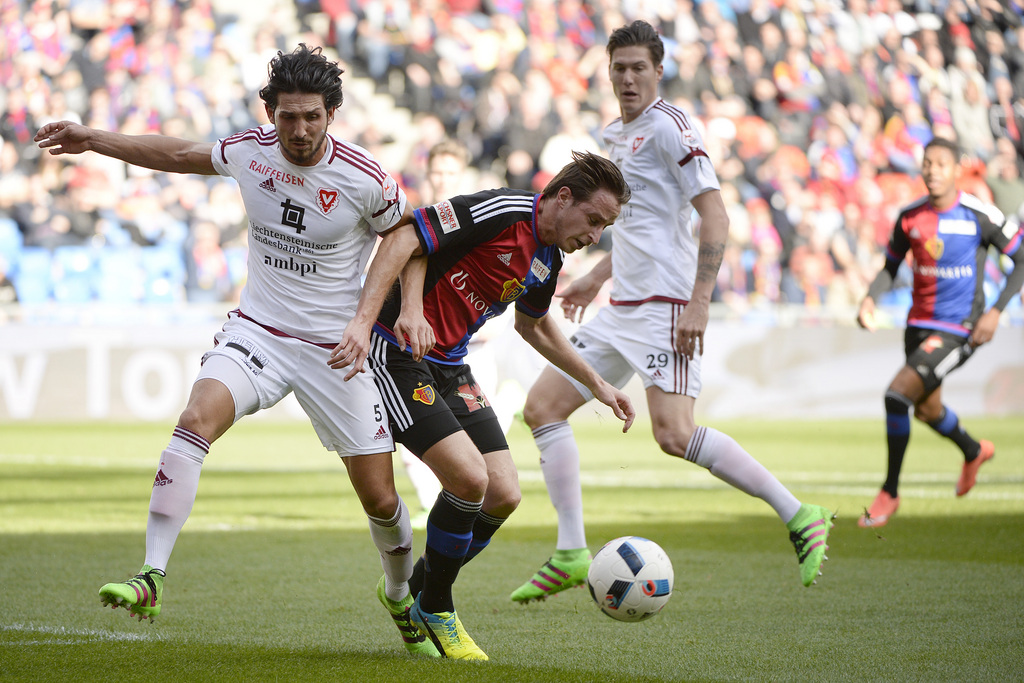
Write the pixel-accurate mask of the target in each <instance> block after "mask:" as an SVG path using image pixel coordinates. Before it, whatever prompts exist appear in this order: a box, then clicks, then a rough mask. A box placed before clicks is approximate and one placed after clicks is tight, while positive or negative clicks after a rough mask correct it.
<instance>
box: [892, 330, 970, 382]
mask: <svg viewBox="0 0 1024 683" xmlns="http://www.w3.org/2000/svg"><path fill="white" fill-rule="evenodd" d="M903 349H904V352H905V353H906V354H907V366H908V367H910V368H911V369H913V370H914V372H916V373H917V374H918V375H920V376H921V381H923V382H924V391H925V395H926V396H927V395H928V394H930V393H932V392H933V391H935V389H937V388H938V387H939V385H941V384H942V380H943V379H945V378H946V375H948V374H949V373H951V372H953V371H954V370H956V369H957V368H958V367H960V366H961V365H963V364H964V363H965V362H966V361H967V359H968V358H970V357H971V354H972V353H974V347H972V346H971V345H970V343H969V342H968V341H967V339H965V338H964V337H961V336H960V335H957V334H951V333H949V332H940V331H938V330H927V329H924V328H922V327H908V328H907V331H906V333H904V335H903Z"/></svg>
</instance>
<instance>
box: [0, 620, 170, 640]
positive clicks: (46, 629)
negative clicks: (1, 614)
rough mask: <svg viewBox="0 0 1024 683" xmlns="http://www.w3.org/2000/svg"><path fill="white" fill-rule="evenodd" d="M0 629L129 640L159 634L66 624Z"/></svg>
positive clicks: (143, 638)
mask: <svg viewBox="0 0 1024 683" xmlns="http://www.w3.org/2000/svg"><path fill="white" fill-rule="evenodd" d="M0 631H15V632H18V633H45V634H48V635H55V636H83V637H85V638H89V639H91V640H110V641H126V640H128V641H130V640H160V638H159V636H151V635H149V634H145V633H116V632H114V631H98V630H96V629H92V628H68V627H66V626H30V625H28V624H0ZM55 642H56V643H70V642H73V641H53V640H46V641H33V642H31V643H27V644H30V645H31V644H43V645H48V644H52V643H55Z"/></svg>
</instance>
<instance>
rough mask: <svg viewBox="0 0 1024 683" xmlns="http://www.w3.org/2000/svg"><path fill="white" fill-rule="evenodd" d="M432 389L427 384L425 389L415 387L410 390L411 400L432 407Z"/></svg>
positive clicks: (433, 395)
mask: <svg viewBox="0 0 1024 683" xmlns="http://www.w3.org/2000/svg"><path fill="white" fill-rule="evenodd" d="M435 395H436V394H434V387H432V386H430V385H429V384H428V385H427V386H425V387H416V388H415V389H413V390H412V400H414V401H419V402H420V403H422V404H424V405H428V406H432V405H434V397H435Z"/></svg>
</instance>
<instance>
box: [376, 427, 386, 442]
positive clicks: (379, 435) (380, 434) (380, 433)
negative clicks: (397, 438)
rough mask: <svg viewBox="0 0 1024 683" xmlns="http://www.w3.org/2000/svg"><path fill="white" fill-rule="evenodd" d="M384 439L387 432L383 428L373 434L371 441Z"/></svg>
mask: <svg viewBox="0 0 1024 683" xmlns="http://www.w3.org/2000/svg"><path fill="white" fill-rule="evenodd" d="M386 438H388V430H386V429H384V428H383V427H381V428H380V429H378V430H377V433H376V434H374V436H373V440H374V441H380V440H381V439H386Z"/></svg>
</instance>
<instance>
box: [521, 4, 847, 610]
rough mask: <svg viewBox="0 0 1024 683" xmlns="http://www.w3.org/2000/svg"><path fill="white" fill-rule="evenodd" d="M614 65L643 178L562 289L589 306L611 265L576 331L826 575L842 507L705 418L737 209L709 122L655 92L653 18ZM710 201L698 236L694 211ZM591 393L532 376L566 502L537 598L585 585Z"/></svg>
mask: <svg viewBox="0 0 1024 683" xmlns="http://www.w3.org/2000/svg"><path fill="white" fill-rule="evenodd" d="M607 51H608V56H609V58H610V63H609V76H610V78H611V82H612V88H613V90H614V92H615V96H616V98H617V99H618V102H619V109H620V112H621V114H622V116H621V118H619V119H617V120H615V121H613V122H612V123H611V124H609V125H608V127H607V128H606V129H605V131H604V142H605V145H606V146H607V149H608V151H609V153H610V157H611V159H612V161H614V162H615V163H616V164H617V165H618V166H619V168H620V169H621V171H622V174H623V176H624V177H625V178H626V182H627V183H628V184H629V187H630V190H631V191H632V199H631V200H630V201H629V203H628V204H627V205H626V206H624V207H623V208H622V213H621V214H620V216H619V219H618V220H617V221H616V223H615V225H614V226H613V233H612V235H613V238H614V240H613V248H612V250H611V253H610V254H608V255H607V256H606V257H605V258H604V259H602V260H601V261H600V262H598V264H597V265H596V266H595V267H594V268H593V269H592V270H591V271H590V272H589V273H587V274H586V275H584V276H583V277H581V278H580V279H578V280H576V281H575V282H573V283H572V284H571V285H570V286H569V287H567V288H566V289H565V290H564V291H563V292H562V308H563V310H564V312H565V314H566V316H567V317H569V318H570V319H574V320H575V319H579V318H581V317H582V314H583V311H584V309H585V308H586V307H587V305H589V304H590V303H591V301H593V299H594V297H595V296H596V295H597V293H598V291H599V290H600V288H601V285H602V284H603V283H604V282H605V281H606V280H607V279H608V278H609V277H611V278H612V291H611V305H610V306H606V307H604V308H603V309H602V310H601V311H599V312H598V314H597V316H596V317H595V318H594V319H593V320H591V321H589V322H587V323H586V324H585V325H583V326H582V327H580V328H579V330H578V331H577V333H576V334H575V335H574V336H573V337H572V339H571V341H572V342H573V344H575V346H576V349H577V351H578V352H579V354H580V355H581V356H582V357H583V358H584V359H586V360H587V361H588V362H589V363H590V364H591V365H592V366H593V367H594V368H595V369H596V370H597V371H598V372H599V373H601V375H602V376H603V377H604V378H605V379H606V380H607V381H608V382H610V383H611V384H612V385H613V386H617V387H622V386H624V385H625V384H626V382H627V381H628V380H629V378H630V377H632V376H633V374H638V375H639V376H640V377H641V378H642V379H643V383H644V387H645V389H646V393H647V405H648V408H649V410H650V414H651V420H652V422H653V429H654V438H655V440H656V441H657V442H658V445H659V446H661V449H662V450H663V451H665V452H666V453H668V454H669V455H674V456H676V457H679V458H684V459H686V460H689V461H690V462H692V463H695V464H697V465H700V466H701V467H705V468H707V469H709V470H711V473H712V474H713V475H715V476H716V477H718V478H720V479H722V480H724V481H726V482H728V483H729V484H731V485H732V486H735V487H736V488H738V489H740V490H741V491H744V492H746V493H748V494H750V495H753V496H757V497H759V498H761V499H763V500H764V501H765V502H767V503H768V504H769V505H771V506H772V508H774V510H775V511H776V513H777V514H778V515H779V517H780V518H781V520H782V521H783V522H785V523H786V526H787V527H788V528H789V531H790V539H791V540H792V542H793V544H794V546H795V547H796V551H797V557H798V560H799V563H800V573H801V579H802V581H803V583H804V585H806V586H809V585H811V583H813V582H814V580H815V578H816V577H817V576H818V575H819V568H820V565H821V563H822V561H823V559H824V557H825V550H826V541H827V538H828V532H829V529H830V528H831V526H832V521H831V520H832V513H831V512H829V511H828V510H826V509H825V508H823V507H819V506H816V505H804V504H801V502H800V501H799V500H797V499H796V498H795V497H794V496H793V495H792V494H791V493H790V492H789V491H788V490H787V489H786V488H785V487H784V486H783V485H782V484H781V483H779V481H778V480H777V479H776V478H775V477H774V476H772V475H771V473H769V472H768V471H767V470H766V469H765V468H764V467H763V466H762V465H761V464H760V463H758V462H757V461H756V460H755V459H754V458H753V457H752V456H751V455H750V454H749V453H747V452H746V451H745V450H744V449H743V448H742V447H741V446H740V445H739V444H737V443H736V441H734V440H733V439H732V438H730V437H729V436H727V435H725V434H723V433H721V432H719V431H717V430H715V429H711V428H710V427H702V426H698V425H696V424H695V422H694V402H695V401H696V398H697V396H698V395H699V393H700V388H701V377H700V359H701V355H702V354H703V353H704V331H705V329H706V327H707V323H708V305H709V302H710V299H711V293H712V290H713V289H714V286H715V279H716V276H717V273H718V269H719V266H720V265H721V262H722V254H723V252H724V249H725V242H726V237H727V235H728V230H729V219H728V217H727V215H726V211H725V205H724V204H723V202H722V198H721V193H720V191H719V184H718V179H717V177H716V175H715V170H714V168H713V167H712V164H711V162H710V160H709V159H708V156H707V153H706V152H705V150H704V144H703V141H702V139H701V136H700V133H699V132H698V131H697V130H696V129H695V128H694V124H693V122H692V120H691V119H690V117H689V115H688V114H687V113H686V112H684V111H682V110H681V109H679V108H678V107H675V106H673V105H671V104H669V103H667V102H665V101H664V100H662V99H661V98H660V97H659V96H658V82H659V81H660V80H661V75H662V64H661V62H662V58H663V57H664V53H665V52H664V46H663V44H662V41H661V38H660V37H659V36H658V34H657V32H656V31H655V30H654V28H653V27H652V26H651V25H650V24H648V23H646V22H643V21H635V22H633V23H632V24H631V25H629V26H625V27H622V28H620V29H618V30H616V31H614V32H613V33H612V35H611V37H610V38H609V41H608V47H607ZM694 209H696V211H697V213H698V214H700V219H701V220H700V230H699V238H698V237H697V236H695V231H694V226H693V224H692V220H691V216H692V213H693V210H694ZM591 398H592V396H591V394H590V393H589V392H588V391H587V390H586V388H585V387H583V386H581V385H580V384H579V383H578V382H576V381H574V380H572V379H571V378H569V377H567V376H565V375H564V374H563V373H560V372H559V371H558V370H557V369H555V368H553V367H550V366H549V367H547V368H545V369H544V371H543V372H542V373H541V376H540V377H539V378H538V380H537V382H536V383H535V384H534V385H533V387H532V388H531V389H530V392H529V396H528V397H527V400H526V407H525V409H524V411H523V416H524V417H525V419H526V423H527V424H528V425H529V426H530V428H531V430H532V431H533V436H534V439H535V441H536V443H537V447H538V448H539V449H540V462H541V470H542V472H543V475H544V481H545V483H546V484H547V488H548V494H549V495H550V498H551V501H552V503H553V504H554V506H555V509H556V511H557V513H558V540H557V545H556V550H555V553H554V555H552V557H551V558H549V560H548V561H547V562H546V563H545V564H544V565H543V566H542V567H541V569H540V570H539V571H538V572H537V573H536V574H535V575H534V576H533V577H532V578H531V579H530V580H528V581H527V582H526V583H524V584H523V585H522V586H520V587H519V588H517V589H516V590H515V591H514V592H513V593H512V596H511V597H512V600H514V601H516V602H528V601H530V600H537V599H543V598H545V597H547V596H548V595H552V594H554V593H557V592H558V591H561V590H564V589H566V588H570V587H572V586H575V585H580V584H582V583H583V581H584V580H585V579H586V575H587V569H588V567H589V566H590V553H589V551H588V549H587V541H586V535H585V532H584V525H583V504H582V489H581V484H580V473H579V457H580V456H579V451H578V449H577V446H576V442H575V439H574V437H573V432H572V428H571V427H570V426H569V423H568V421H567V420H568V418H569V416H570V415H572V413H573V412H575V411H576V409H577V408H579V407H581V406H582V405H584V404H585V403H586V402H587V401H589V400H590V399H591Z"/></svg>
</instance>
